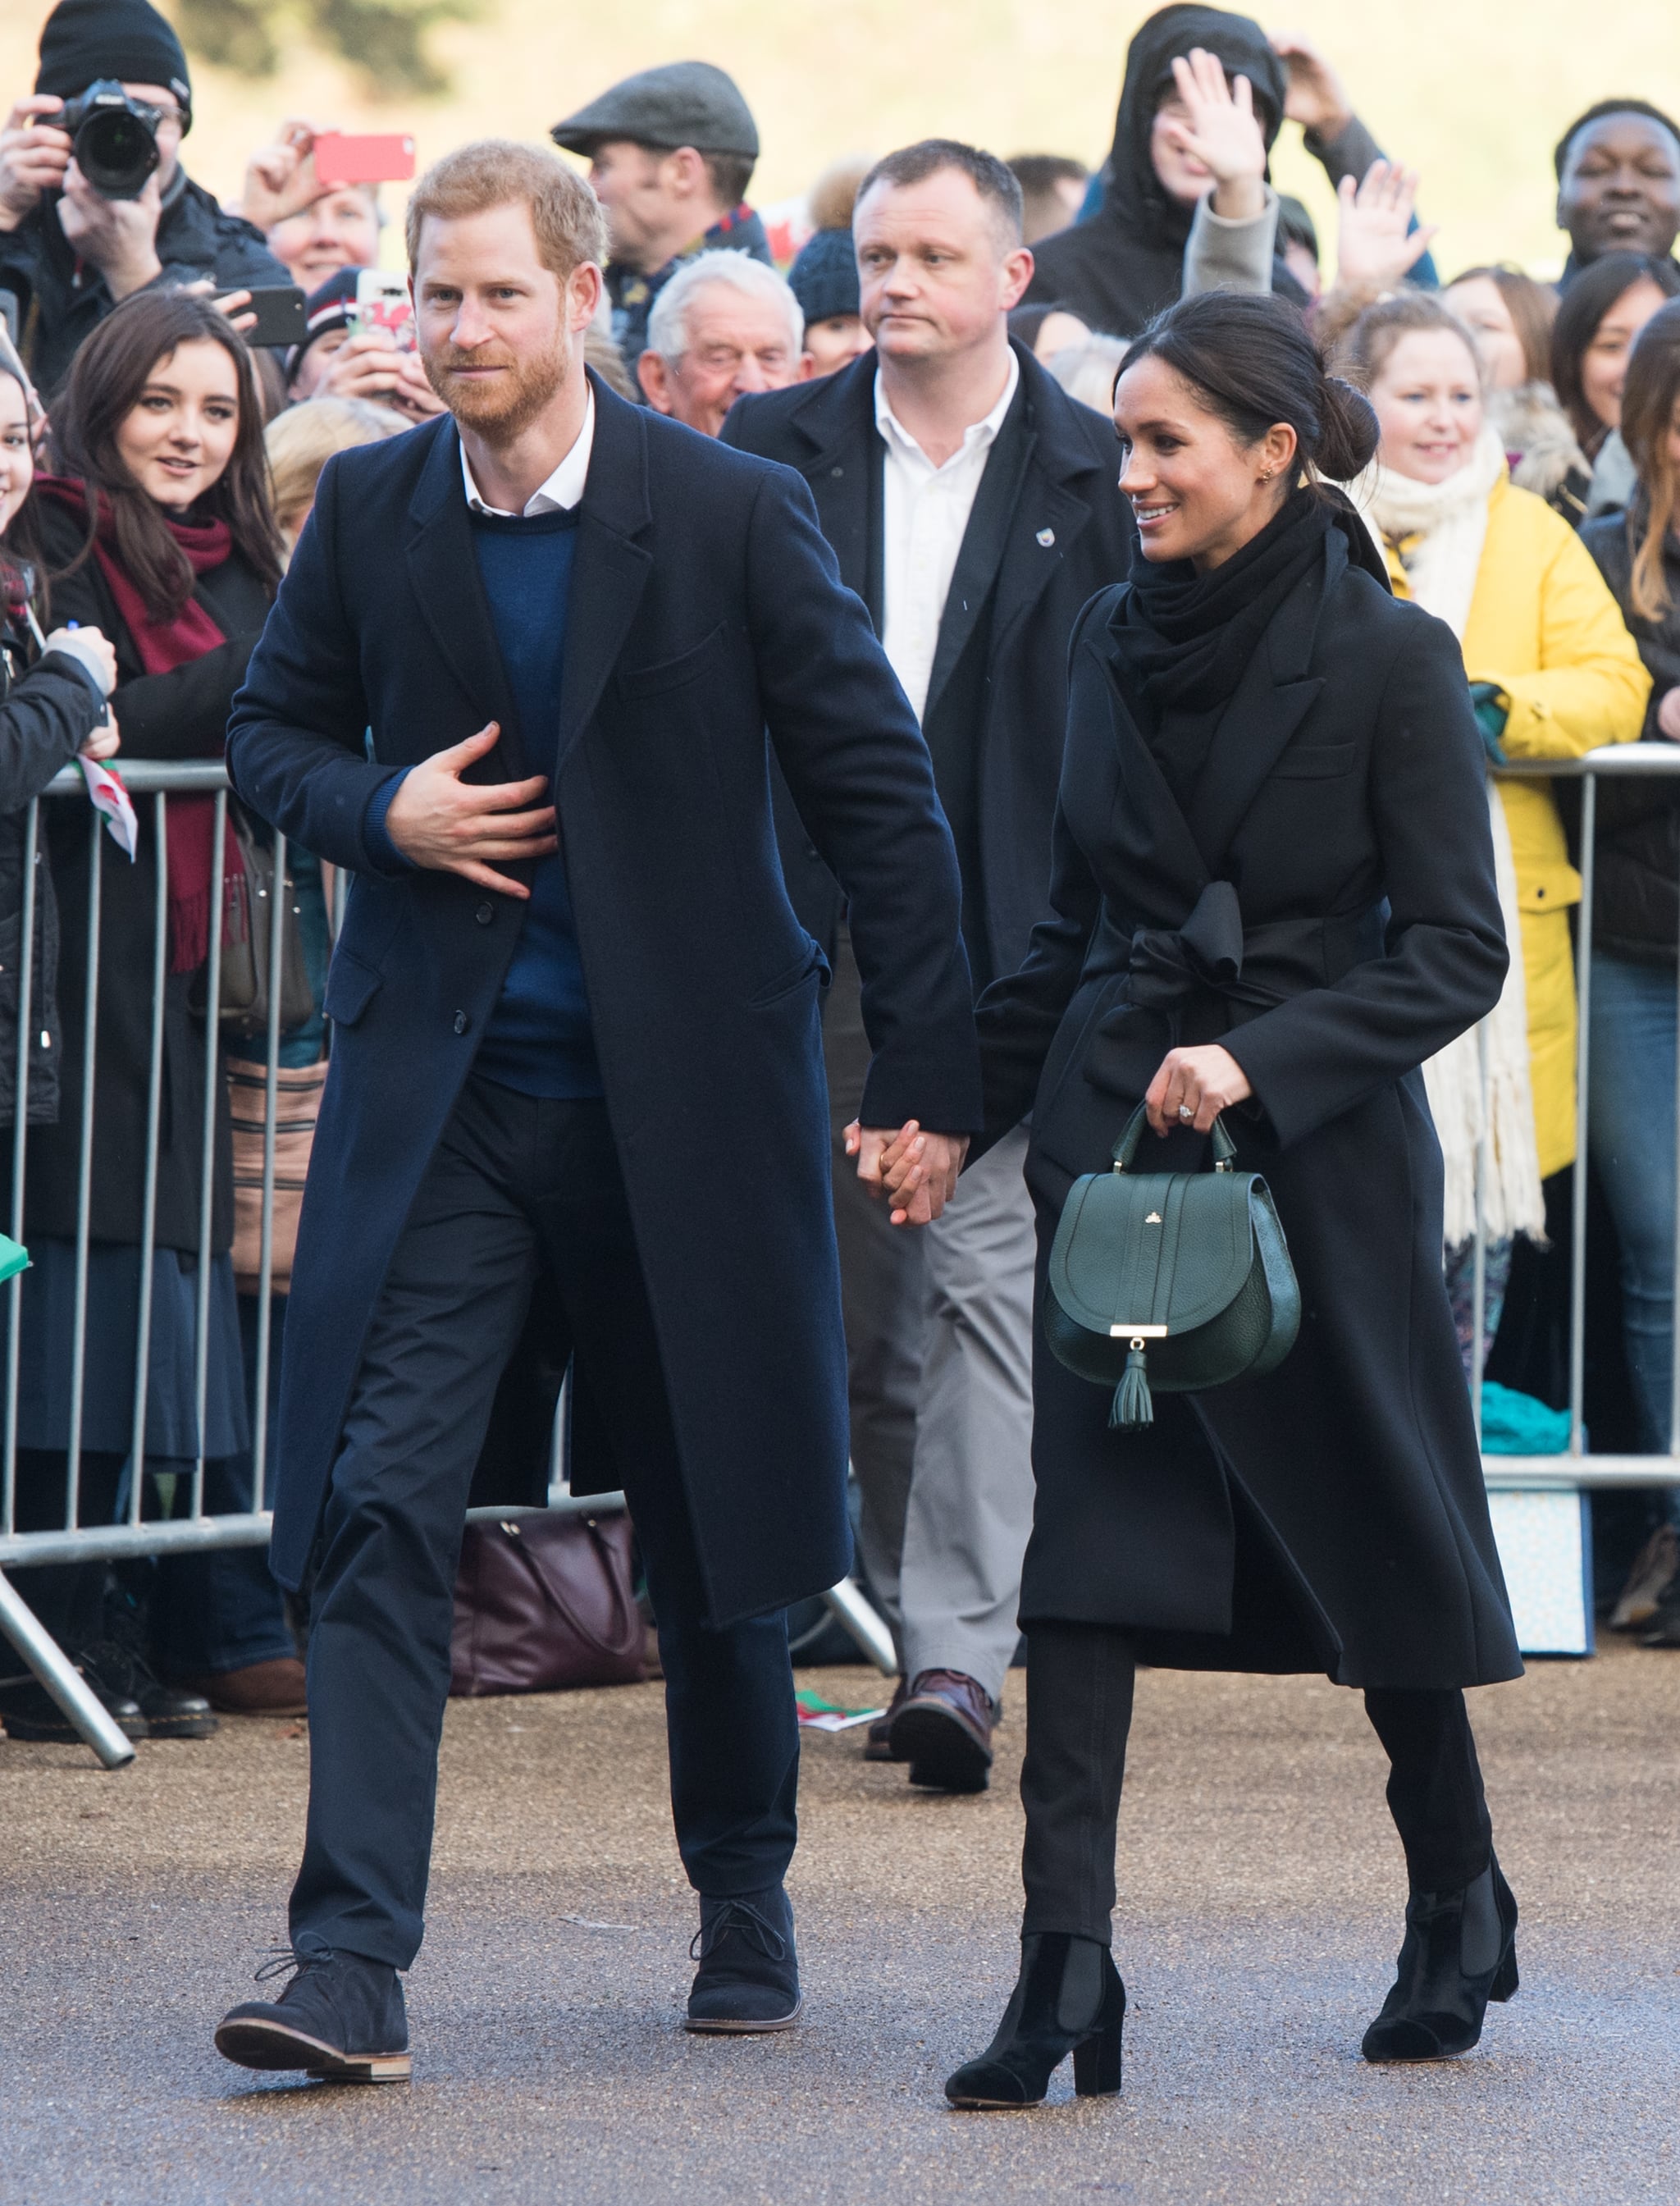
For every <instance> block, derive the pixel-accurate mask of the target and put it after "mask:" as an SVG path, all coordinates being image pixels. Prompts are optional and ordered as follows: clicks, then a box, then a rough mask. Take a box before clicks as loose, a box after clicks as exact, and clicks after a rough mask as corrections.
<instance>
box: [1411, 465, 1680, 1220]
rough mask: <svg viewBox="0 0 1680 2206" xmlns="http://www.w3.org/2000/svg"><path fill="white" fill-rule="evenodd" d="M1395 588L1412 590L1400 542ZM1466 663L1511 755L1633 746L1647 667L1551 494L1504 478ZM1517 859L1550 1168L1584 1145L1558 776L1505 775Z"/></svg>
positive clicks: (1492, 507)
mask: <svg viewBox="0 0 1680 2206" xmlns="http://www.w3.org/2000/svg"><path fill="white" fill-rule="evenodd" d="M1388 563H1389V572H1390V575H1391V578H1392V580H1393V582H1394V587H1395V593H1396V595H1397V596H1399V597H1404V596H1406V595H1407V594H1408V592H1407V587H1406V578H1405V575H1404V572H1403V569H1402V568H1401V566H1400V563H1399V560H1398V558H1397V556H1396V555H1395V553H1394V552H1392V551H1391V552H1390V553H1389V562H1388ZM1464 670H1465V672H1466V673H1467V674H1468V676H1469V678H1470V680H1471V681H1472V682H1492V683H1497V684H1498V687H1499V688H1500V689H1502V690H1503V691H1504V695H1505V697H1506V699H1507V701H1508V702H1509V705H1510V718H1508V719H1507V720H1506V722H1505V731H1504V736H1503V737H1502V738H1501V742H1502V744H1503V747H1504V753H1505V756H1506V757H1507V758H1511V759H1540V758H1578V757H1580V755H1581V754H1582V752H1583V751H1590V750H1594V749H1596V748H1598V746H1599V745H1600V743H1630V742H1634V741H1635V739H1636V737H1637V736H1638V735H1639V732H1640V730H1641V726H1642V725H1643V724H1644V718H1645V701H1646V699H1647V695H1649V693H1650V689H1651V677H1650V676H1649V674H1648V673H1647V671H1646V670H1645V666H1644V664H1643V662H1642V661H1641V659H1640V656H1639V649H1638V647H1637V646H1636V645H1635V642H1634V640H1633V638H1632V637H1631V636H1630V635H1629V634H1628V631H1627V628H1626V625H1625V624H1624V623H1623V619H1622V615H1621V611H1620V609H1619V608H1618V607H1617V603H1616V600H1615V599H1614V598H1613V597H1612V596H1611V593H1610V589H1609V587H1608V585H1607V584H1606V581H1605V579H1604V577H1603V575H1600V572H1599V570H1598V567H1597V565H1596V564H1595V563H1594V559H1593V557H1592V554H1591V553H1590V552H1588V551H1587V550H1586V549H1585V548H1584V547H1583V546H1582V544H1581V543H1580V541H1579V540H1578V539H1577V538H1576V534H1575V532H1574V530H1573V529H1571V528H1570V526H1569V523H1568V522H1565V521H1562V520H1560V519H1559V518H1558V516H1557V515H1556V514H1555V513H1554V512H1553V511H1552V508H1551V507H1550V506H1549V505H1547V504H1546V501H1545V500H1544V499H1543V498H1536V497H1534V494H1533V493H1532V492H1529V491H1526V490H1518V489H1517V488H1516V485H1515V484H1514V483H1511V482H1510V481H1507V480H1501V481H1500V482H1498V484H1496V485H1495V486H1494V488H1493V491H1492V494H1491V495H1490V497H1489V498H1488V501H1487V535H1486V540H1485V541H1484V543H1483V545H1482V552H1481V563H1480V566H1479V567H1478V568H1477V569H1476V588H1475V595H1474V599H1472V600H1471V604H1470V617H1469V624H1468V626H1467V627H1466V629H1465V631H1464ZM1499 795H1500V796H1501V798H1502V799H1503V800H1504V808H1505V819H1506V821H1507V823H1508V824H1509V826H1510V842H1511V854H1512V856H1513V857H1514V858H1515V859H1516V891H1517V902H1518V903H1519V905H1520V906H1521V908H1522V963H1523V968H1524V972H1525V975H1526V979H1527V985H1528V1051H1529V1059H1530V1065H1531V1074H1532V1079H1533V1083H1534V1132H1535V1136H1536V1138H1537V1140H1538V1142H1539V1146H1540V1172H1541V1175H1542V1177H1544V1176H1546V1175H1547V1174H1549V1173H1552V1172H1561V1171H1562V1169H1563V1167H1564V1166H1565V1165H1566V1164H1569V1163H1570V1162H1571V1161H1572V1160H1573V1159H1574V1156H1575V1040H1576V1027H1575V964H1574V957H1573V953H1572V951H1571V948H1570V922H1569V907H1570V905H1571V904H1572V903H1579V902H1580V901H1581V876H1580V874H1579V873H1576V869H1575V867H1573V866H1572V865H1570V862H1569V854H1568V851H1567V850H1566V848H1565V846H1564V828H1563V822H1562V821H1561V820H1559V819H1558V808H1557V806H1556V804H1555V803H1554V802H1552V784H1551V783H1550V782H1549V781H1516V780H1511V779H1508V778H1500V781H1499Z"/></svg>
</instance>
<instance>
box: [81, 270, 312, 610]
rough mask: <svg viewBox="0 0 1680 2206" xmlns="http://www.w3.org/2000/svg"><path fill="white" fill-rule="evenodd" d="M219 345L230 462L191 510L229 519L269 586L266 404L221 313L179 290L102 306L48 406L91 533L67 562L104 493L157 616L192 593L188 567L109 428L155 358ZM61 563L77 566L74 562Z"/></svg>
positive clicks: (132, 401) (273, 564)
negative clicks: (235, 415)
mask: <svg viewBox="0 0 1680 2206" xmlns="http://www.w3.org/2000/svg"><path fill="white" fill-rule="evenodd" d="M204 343H209V344H217V345H220V346H221V348H222V349H223V352H225V353H226V354H227V355H228V357H229V360H230V361H232V362H233V364H234V375H235V381H236V384H237V387H238V391H239V426H238V428H237V431H236V432H235V437H234V448H233V453H232V456H231V457H230V458H229V461H228V464H227V466H226V467H225V468H223V471H222V474H220V476H219V477H218V478H217V480H216V482H215V483H214V484H213V485H212V486H211V488H210V489H209V490H208V491H207V492H206V493H205V495H204V497H203V498H200V500H199V502H198V507H197V510H196V513H195V516H194V517H195V518H197V519H200V520H205V521H210V520H220V521H225V522H227V524H228V528H229V534H231V536H232V538H233V544H234V549H235V551H237V552H238V553H239V554H240V555H241V557H242V558H243V559H244V560H245V562H246V563H247V565H248V566H250V567H251V568H253V569H254V570H255V571H256V573H257V574H258V575H259V576H260V578H261V579H262V581H264V582H265V584H266V585H267V587H268V589H269V592H270V593H271V594H272V593H273V592H274V591H275V590H276V589H277V587H279V581H280V545H279V539H278V537H277V534H276V532H275V527H274V516H273V514H272V512H271V510H270V506H269V496H268V462H267V460H266V459H265V456H264V452H263V411H262V405H261V402H260V401H259V398H258V396H257V385H256V378H255V376H254V375H253V373H252V368H251V355H250V354H249V353H248V352H247V350H246V348H245V341H244V339H243V338H242V337H241V336H240V335H239V333H238V331H236V330H235V329H234V327H233V326H232V325H231V324H230V323H229V320H228V319H227V317H226V316H225V315H223V314H218V313H217V311H216V309H215V308H214V307H212V306H211V305H209V304H208V302H207V301H205V300H202V299H191V298H188V297H186V296H184V295H183V294H182V293H181V292H179V291H140V292H136V293H135V294H134V296H133V297H132V298H128V299H125V300H124V301H122V305H121V306H120V307H117V308H116V310H115V312H113V313H110V314H108V315H107V316H106V317H105V319H104V321H103V322H101V323H100V325H99V326H98V329H96V330H95V331H93V333H92V336H91V337H88V338H87V340H86V343H84V344H83V345H82V347H81V349H80V351H79V352H78V353H77V355H76V356H75V361H74V365H73V366H72V367H71V369H70V379H69V383H68V384H67V385H65V388H64V391H63V396H61V397H60V399H59V400H58V402H57V405H56V406H55V407H54V408H53V409H52V438H53V444H54V447H55V450H56V452H57V458H58V464H59V467H60V468H61V470H62V471H63V473H64V474H69V475H76V476H79V477H80V480H81V482H82V484H83V486H84V489H85V491H86V498H87V516H88V533H87V542H86V544H85V545H84V546H83V547H82V550H81V551H80V554H79V555H78V557H77V558H76V560H75V562H74V566H80V564H81V562H82V560H84V559H85V558H86V557H87V556H88V554H89V552H91V551H92V548H93V534H94V528H95V524H96V516H97V514H98V506H99V503H100V501H101V500H102V499H103V500H104V504H106V506H107V507H108V508H109V510H110V513H111V515H112V517H113V521H114V523H115V529H116V555H117V557H118V558H119V559H120V560H121V561H122V565H123V566H124V567H125V568H126V569H127V570H128V574H129V575H131V576H132V577H133V580H134V587H135V588H136V589H137V590H138V591H139V592H140V595H141V597H142V598H143V599H145V600H146V611H147V612H148V613H149V614H150V615H151V617H152V619H153V620H154V621H170V620H173V619H175V617H176V615H177V614H178V613H179V612H180V611H181V609H182V606H183V605H185V604H186V602H187V600H188V598H189V597H190V596H191V595H192V593H193V569H192V567H191V566H190V564H189V563H188V558H187V555H186V553H185V552H184V551H182V548H181V546H179V545H178V544H177V543H176V540H175V538H174V537H173V536H172V535H171V534H170V528H169V523H168V522H167V520H166V519H165V517H164V510H163V508H162V507H160V506H159V505H158V504H157V502H156V501H155V499H153V498H149V497H147V495H146V492H144V491H143V490H142V489H141V488H140V485H139V484H138V483H137V482H136V481H135V480H134V477H133V475H132V474H129V472H128V467H127V465H126V464H125V462H124V461H123V458H122V453H121V452H120V451H119V450H118V449H117V444H116V432H117V431H118V430H119V429H120V428H121V427H122V424H123V422H124V421H125V420H127V419H128V415H129V414H130V413H131V412H132V411H133V409H134V407H135V406H136V405H138V404H139V402H140V395H141V393H142V392H143V391H145V389H146V385H147V383H148V382H149V381H150V380H151V378H152V374H153V373H154V371H155V370H156V369H157V367H158V364H159V363H160V362H161V361H167V360H169V359H170V358H172V357H173V355H175V353H176V350H177V349H179V348H180V347H181V346H182V345H183V344H204ZM66 571H71V572H73V571H74V567H73V568H72V569H67V570H66Z"/></svg>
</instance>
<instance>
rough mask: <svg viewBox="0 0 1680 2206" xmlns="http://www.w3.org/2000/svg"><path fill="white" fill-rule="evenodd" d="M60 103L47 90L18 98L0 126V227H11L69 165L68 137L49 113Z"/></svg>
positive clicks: (56, 110)
mask: <svg viewBox="0 0 1680 2206" xmlns="http://www.w3.org/2000/svg"><path fill="white" fill-rule="evenodd" d="M63 105H64V103H63V100H62V99H55V98H53V96H52V94H51V92H35V93H33V94H32V95H31V97H30V98H27V99H21V100H19V102H18V104H17V105H16V106H15V108H13V110H12V111H11V113H10V114H9V116H7V118H6V127H5V128H4V129H3V130H0V230H15V229H16V228H17V226H18V224H19V223H21V221H22V220H23V218H24V217H25V215H27V213H28V212H29V211H30V209H31V208H32V207H33V206H34V204H35V202H36V201H37V200H39V198H40V196H41V194H42V193H43V192H56V191H57V189H58V188H59V186H60V185H61V184H62V183H63V181H64V171H65V170H66V169H68V168H69V165H70V140H69V133H68V132H67V131H63V130H60V129H59V128H57V125H56V124H55V123H54V122H52V120H51V117H52V116H55V115H57V114H58V113H59V112H60V111H61V110H62V109H63Z"/></svg>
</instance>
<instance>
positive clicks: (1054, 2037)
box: [945, 1931, 1126, 2107]
mask: <svg viewBox="0 0 1680 2206" xmlns="http://www.w3.org/2000/svg"><path fill="white" fill-rule="evenodd" d="M1125 2020H1126V1987H1125V1986H1124V1984H1123V1983H1122V1982H1121V1981H1120V1972H1119V1970H1117V1968H1116V1967H1115V1965H1114V1956H1113V1955H1112V1954H1111V1953H1110V1952H1109V1950H1108V1947H1106V1946H1099V1944H1098V1943H1097V1941H1096V1940H1095V1939H1094V1938H1075V1937H1071V1936H1069V1935H1068V1934H1067V1933H1066V1932H1065V1931H1046V1932H1045V1933H1043V1934H1042V1935H1027V1936H1025V1937H1023V1938H1022V1941H1021V1975H1020V1977H1019V1979H1018V1981H1017V1982H1016V1987H1015V1991H1014V1994H1013V1996H1012V1997H1011V1998H1010V2003H1009V2006H1007V2007H1006V2008H1005V2009H1004V2019H1003V2021H1002V2022H1001V2023H1000V2024H998V2035H997V2036H995V2037H994V2038H993V2039H992V2042H991V2044H990V2045H988V2046H987V2047H986V2050H985V2052H984V2053H982V2054H981V2055H980V2059H979V2060H970V2061H968V2062H967V2063H966V2064H965V2065H964V2066H962V2067H961V2068H959V2069H958V2070H957V2072H956V2074H955V2075H954V2076H952V2077H950V2078H948V2079H947V2081H946V2084H945V2096H946V2097H947V2098H948V2099H949V2100H950V2102H951V2104H952V2106H954V2107H1036V2106H1037V2105H1038V2104H1039V2102H1040V2100H1041V2099H1042V2098H1043V2097H1044V2095H1045V2093H1046V2091H1047V2090H1049V2088H1050V2079H1051V2076H1052V2075H1053V2074H1054V2073H1055V2072H1056V2070H1057V2068H1059V2067H1060V2066H1061V2065H1062V2063H1063V2061H1064V2060H1066V2059H1067V2057H1068V2055H1069V2054H1070V2053H1071V2054H1072V2055H1073V2057H1074V2090H1075V2091H1076V2092H1077V2093H1078V2095H1079V2096H1080V2097H1081V2098H1082V2099H1084V2098H1093V2097H1096V2096H1099V2095H1100V2094H1102V2093H1105V2092H1109V2091H1117V2090H1119V2089H1120V2033H1121V2030H1123V2027H1124V2025H1125Z"/></svg>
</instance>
